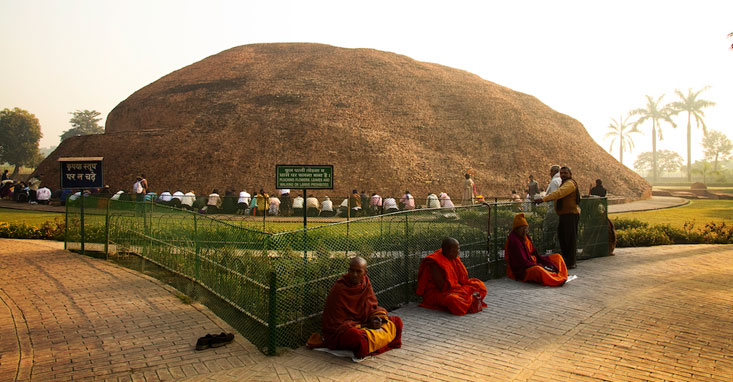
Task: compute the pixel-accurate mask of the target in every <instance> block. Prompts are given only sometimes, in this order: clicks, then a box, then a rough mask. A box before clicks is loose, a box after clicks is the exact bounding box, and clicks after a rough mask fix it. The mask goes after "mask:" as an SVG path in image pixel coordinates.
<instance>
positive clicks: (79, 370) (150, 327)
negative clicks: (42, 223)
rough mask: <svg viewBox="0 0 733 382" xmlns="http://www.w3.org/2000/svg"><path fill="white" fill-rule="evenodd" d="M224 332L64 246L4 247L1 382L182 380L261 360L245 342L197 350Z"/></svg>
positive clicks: (199, 313) (213, 321)
mask: <svg viewBox="0 0 733 382" xmlns="http://www.w3.org/2000/svg"><path fill="white" fill-rule="evenodd" d="M59 244H60V245H61V249H59ZM223 331H228V332H230V331H232V329H231V328H230V327H229V326H228V325H226V324H225V323H223V322H222V321H221V320H219V319H218V318H217V317H216V316H214V315H213V314H211V313H210V312H209V311H208V309H206V308H205V307H203V306H200V305H198V304H195V305H186V304H184V303H182V302H181V300H179V299H178V298H177V297H175V294H174V290H173V288H170V287H167V286H165V285H163V284H162V283H160V282H158V281H157V280H153V279H151V278H149V277H147V276H144V275H141V274H139V273H136V272H134V271H131V270H128V269H125V268H122V267H119V266H116V265H114V264H112V263H110V262H106V261H103V260H97V259H93V258H89V257H84V256H81V255H77V254H72V253H69V252H65V251H63V243H55V242H47V241H24V240H8V239H1V240H0V381H14V380H19V381H27V380H33V381H69V380H85V379H86V380H92V379H94V380H111V381H118V380H120V381H131V380H132V381H142V380H147V381H151V380H153V381H156V380H179V379H182V378H186V377H191V376H196V375H200V374H207V373H211V372H214V371H219V370H224V369H231V368H234V367H240V366H246V365H253V364H255V363H257V362H262V361H263V360H264V359H265V356H264V355H262V353H260V352H259V351H258V350H257V349H256V348H254V346H252V345H251V344H249V343H248V342H247V341H244V340H242V338H241V336H238V337H239V338H238V340H237V341H235V343H233V344H230V345H227V346H224V347H221V348H217V349H209V350H206V351H203V352H196V351H195V350H194V345H195V343H196V338H197V337H199V336H202V335H204V334H206V333H221V332H223Z"/></svg>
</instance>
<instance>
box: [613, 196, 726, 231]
mask: <svg viewBox="0 0 733 382" xmlns="http://www.w3.org/2000/svg"><path fill="white" fill-rule="evenodd" d="M609 217H610V218H611V220H613V219H616V218H625V219H638V220H641V221H644V222H647V223H649V224H669V225H671V226H673V227H677V228H682V227H683V226H684V224H685V223H686V222H693V223H695V225H696V226H703V225H705V224H706V223H710V222H716V223H721V222H722V223H725V224H727V225H733V200H695V199H693V200H690V204H688V205H685V206H681V207H674V208H667V209H663V210H655V211H640V212H624V213H615V214H610V215H609Z"/></svg>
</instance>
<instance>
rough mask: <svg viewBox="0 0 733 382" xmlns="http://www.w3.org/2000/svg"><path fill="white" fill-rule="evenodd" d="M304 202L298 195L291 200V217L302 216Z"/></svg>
mask: <svg viewBox="0 0 733 382" xmlns="http://www.w3.org/2000/svg"><path fill="white" fill-rule="evenodd" d="M304 202H305V200H304V199H303V197H302V196H300V194H298V196H296V197H294V198H293V215H294V216H303V208H304V207H303V203H304Z"/></svg>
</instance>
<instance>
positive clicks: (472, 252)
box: [66, 197, 608, 354]
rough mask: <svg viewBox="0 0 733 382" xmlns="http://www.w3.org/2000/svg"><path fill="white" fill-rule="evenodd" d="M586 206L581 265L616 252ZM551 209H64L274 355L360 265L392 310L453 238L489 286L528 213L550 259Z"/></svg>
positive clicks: (73, 245)
mask: <svg viewBox="0 0 733 382" xmlns="http://www.w3.org/2000/svg"><path fill="white" fill-rule="evenodd" d="M82 204H83V205H82ZM580 207H581V209H582V213H581V217H580V224H579V233H578V258H579V259H587V258H591V257H597V256H606V255H608V223H607V205H606V199H604V198H593V199H582V200H581V204H580ZM548 208H549V207H548V205H545V204H539V205H534V204H531V203H491V204H482V205H473V206H465V207H456V208H452V209H418V210H413V211H403V212H396V213H391V214H385V215H376V216H369V217H363V218H357V219H354V220H346V221H344V220H343V219H326V220H321V221H320V222H318V223H317V224H311V222H310V221H309V227H308V228H307V229H303V228H302V222H301V223H298V222H297V221H293V220H290V221H284V222H273V221H265V220H260V219H262V217H255V218H253V217H237V216H233V217H229V218H228V219H227V220H223V219H220V218H219V216H216V215H214V216H209V215H202V214H199V213H195V212H191V211H187V210H183V209H179V208H174V207H170V206H166V205H161V204H156V203H151V202H132V201H117V200H107V199H97V198H91V197H82V198H78V199H77V200H75V201H70V202H69V203H67V209H66V217H67V235H66V246H67V248H68V249H72V250H80V249H82V248H84V249H86V250H100V251H106V252H107V253H109V254H110V255H111V256H124V255H127V254H135V255H137V256H140V257H142V258H144V259H146V260H148V261H150V262H153V263H155V264H157V265H158V266H160V267H162V268H164V269H166V270H167V271H170V272H172V273H174V274H177V275H178V276H180V277H183V278H185V279H187V280H189V281H190V282H191V284H193V285H195V286H196V288H199V289H200V290H201V292H199V293H196V292H195V291H194V294H196V296H195V297H196V298H197V299H198V300H200V301H202V302H204V303H205V304H206V305H207V306H209V307H210V308H211V309H212V310H213V311H214V312H215V313H217V314H218V315H219V316H221V317H222V318H223V319H224V320H226V321H227V322H229V323H230V324H231V325H232V326H233V327H235V328H236V329H237V330H239V332H240V333H242V334H243V335H244V336H245V337H247V339H248V340H250V341H251V342H252V343H253V344H255V345H256V346H257V347H258V348H260V349H261V350H262V351H263V352H266V353H268V354H275V352H276V349H277V348H278V347H296V346H300V345H301V344H303V343H304V341H305V340H306V339H307V338H308V336H310V334H311V333H313V332H315V331H319V330H320V324H321V314H322V311H323V306H324V304H325V300H326V297H327V295H328V292H329V290H330V289H331V287H332V286H333V284H334V282H335V281H336V280H337V279H338V278H339V277H340V276H341V275H343V274H344V273H345V271H346V269H347V268H348V262H349V259H350V258H351V257H353V256H361V257H363V258H365V259H366V260H367V262H368V264H369V278H370V279H371V282H372V286H373V288H374V292H375V293H376V295H377V298H378V300H379V304H380V305H381V306H384V307H385V308H387V309H394V308H397V307H399V306H400V305H402V304H405V303H408V302H410V301H419V297H418V296H417V295H416V294H415V290H416V287H417V285H416V284H417V269H418V266H419V264H420V261H421V260H422V258H424V257H425V256H427V255H429V254H430V253H432V252H433V251H435V250H436V249H437V248H440V244H441V241H442V239H443V238H444V237H447V236H451V237H454V238H456V239H458V241H459V242H460V243H461V259H462V261H463V263H464V264H465V266H466V268H467V269H468V272H469V276H470V277H476V278H479V279H481V280H488V279H490V278H495V277H503V276H504V275H505V268H506V266H505V264H504V261H503V258H504V243H505V241H506V237H507V235H508V234H509V232H510V231H511V226H512V221H513V218H514V215H515V214H516V213H518V212H524V213H525V216H526V218H527V221H528V222H529V224H530V235H531V237H532V238H533V239H534V242H535V243H536V246H537V247H538V250H540V251H541V253H542V252H544V251H546V250H553V249H555V248H557V245H556V243H555V242H554V237H555V236H556V227H554V226H552V224H551V223H552V214H551V213H548ZM82 211H83V212H82ZM548 217H550V218H548ZM314 220H316V221H317V218H316V219H314ZM82 221H83V231H84V234H83V235H82ZM555 224H556V223H555ZM298 227H300V228H298ZM263 228H264V229H263ZM194 290H195V288H194Z"/></svg>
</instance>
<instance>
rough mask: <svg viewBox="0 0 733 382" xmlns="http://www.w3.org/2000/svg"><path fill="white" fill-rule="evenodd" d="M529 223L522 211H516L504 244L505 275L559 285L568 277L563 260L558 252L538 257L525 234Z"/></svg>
mask: <svg viewBox="0 0 733 382" xmlns="http://www.w3.org/2000/svg"><path fill="white" fill-rule="evenodd" d="M528 228H529V224H527V220H526V219H525V218H524V214H523V213H520V214H516V215H515V216H514V223H513V224H512V232H511V233H509V237H508V238H507V240H506V245H505V246H504V260H505V261H506V274H507V277H509V278H510V279H512V280H517V281H526V282H534V283H539V284H542V285H547V286H562V285H563V284H565V281H566V280H567V279H568V270H567V268H566V267H565V261H564V260H563V259H562V255H560V254H559V253H555V254H552V255H550V256H540V255H539V254H537V250H536V249H535V248H534V246H533V245H532V240H531V239H530V238H529V235H527V231H528Z"/></svg>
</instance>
